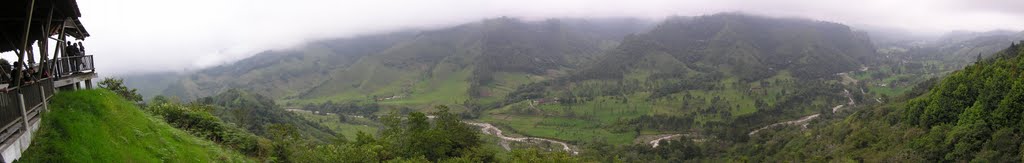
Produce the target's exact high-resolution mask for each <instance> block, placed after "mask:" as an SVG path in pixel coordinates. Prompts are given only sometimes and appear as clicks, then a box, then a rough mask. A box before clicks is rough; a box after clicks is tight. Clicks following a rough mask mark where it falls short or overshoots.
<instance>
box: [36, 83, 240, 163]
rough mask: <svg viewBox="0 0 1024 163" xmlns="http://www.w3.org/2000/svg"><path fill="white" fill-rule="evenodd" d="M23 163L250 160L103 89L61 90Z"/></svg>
mask: <svg viewBox="0 0 1024 163" xmlns="http://www.w3.org/2000/svg"><path fill="white" fill-rule="evenodd" d="M50 108H51V110H50V111H49V112H47V113H45V115H43V117H44V118H43V122H42V126H41V127H40V129H39V132H38V135H36V136H35V137H34V138H33V142H32V145H31V146H30V147H29V149H28V150H27V151H26V152H25V155H24V156H23V157H22V159H21V160H19V161H22V162H165V161H169V162H251V161H253V160H250V159H249V158H246V157H245V156H243V155H241V154H239V153H238V152H235V151H232V150H227V149H223V148H221V147H219V146H218V145H217V144H214V143H213V142H209V141H207V140H205V139H202V138H198V137H194V136H191V135H189V134H188V133H185V132H184V131H181V130H178V129H175V128H174V127H171V126H169V125H168V124H167V123H165V122H163V121H162V120H160V119H157V118H154V117H151V116H149V115H147V114H145V113H143V112H142V111H141V110H139V109H138V108H137V107H136V106H135V105H134V104H133V103H131V102H128V101H125V100H123V99H121V97H119V96H118V95H117V94H115V93H113V92H110V91H107V90H83V91H74V92H61V93H59V94H57V95H56V96H54V98H53V102H52V103H51V104H50Z"/></svg>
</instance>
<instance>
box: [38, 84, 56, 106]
mask: <svg viewBox="0 0 1024 163" xmlns="http://www.w3.org/2000/svg"><path fill="white" fill-rule="evenodd" d="M51 81H52V80H51ZM49 83H50V85H53V82H49ZM43 84H45V83H40V84H39V95H40V96H41V97H39V99H43V110H50V108H49V106H47V104H46V102H47V101H48V99H46V86H45V85H43ZM40 113H42V112H40Z"/></svg>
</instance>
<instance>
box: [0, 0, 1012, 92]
mask: <svg viewBox="0 0 1024 163" xmlns="http://www.w3.org/2000/svg"><path fill="white" fill-rule="evenodd" d="M78 3H79V7H80V8H81V11H82V14H83V17H82V23H83V24H84V25H85V26H86V28H87V29H88V30H89V32H90V33H91V34H92V37H90V38H88V39H87V40H86V41H85V45H86V46H87V47H86V49H87V50H88V51H89V53H91V54H93V55H95V56H96V64H97V67H98V69H99V70H98V71H99V72H101V73H105V75H123V74H133V73H144V72H160V71H185V70H195V69H199V68H203V67H209V66H215V65H219V64H224V63H229V62H232V61H236V60H238V59H241V58H244V57H248V56H251V55H252V54H255V53H257V52H260V51H264V50H270V49H282V48H289V47H294V46H298V45H301V44H302V43H304V42H307V41H311V40H316V39H325V38H337V37H352V36H357V35H360V34H372V33H380V32H387V31H394V30H399V29H407V28H438V27H445V26H451V25H456V24H460V23H466V22H472V21H477V20H480V19H484V18H493V17H499V16H509V17H518V18H525V19H543V18H551V17H593V18H600V17H638V18H647V19H653V20H660V19H662V18H665V17H667V16H672V15H681V16H696V15H705V14H714V13H718V12H732V11H739V12H744V13H751V14H759V15H767V16H775V17H802V18H810V19H818V20H826V21H833V22H839V23H844V24H848V25H852V26H855V27H856V26H874V27H888V28H899V29H906V30H910V31H916V32H921V33H942V32H946V31H950V30H973V31H985V30H994V29H1009V30H1017V31H1019V30H1024V0H956V1H954V0H904V1H900V0H771V1H765V0H709V1H687V0H649V1H648V0H620V1H603V0H567V1H556V0H496V1H486V0H429V1H428V0H409V1H400V0H79V2H78ZM3 56H4V57H10V56H13V54H3Z"/></svg>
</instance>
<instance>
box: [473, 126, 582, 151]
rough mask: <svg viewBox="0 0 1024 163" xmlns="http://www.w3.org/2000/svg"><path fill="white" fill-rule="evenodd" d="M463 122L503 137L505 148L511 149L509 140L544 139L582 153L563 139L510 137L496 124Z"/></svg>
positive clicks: (488, 133)
mask: <svg viewBox="0 0 1024 163" xmlns="http://www.w3.org/2000/svg"><path fill="white" fill-rule="evenodd" d="M463 123H466V124H469V125H474V126H477V127H480V131H482V132H484V134H487V135H494V136H496V137H498V138H501V140H503V142H502V143H501V146H502V147H504V148H505V150H511V148H510V147H509V146H508V142H504V141H517V142H529V141H530V140H533V141H542V142H543V141H546V142H551V143H555V144H559V145H562V150H565V151H566V152H569V153H572V154H574V155H575V154H579V153H580V152H579V151H576V150H575V149H573V148H571V147H570V146H569V144H568V143H565V142H561V141H557V140H551V139H545V138H535V137H508V136H505V135H504V134H502V133H501V132H502V131H501V129H499V128H497V127H494V125H491V124H490V123H479V122H463Z"/></svg>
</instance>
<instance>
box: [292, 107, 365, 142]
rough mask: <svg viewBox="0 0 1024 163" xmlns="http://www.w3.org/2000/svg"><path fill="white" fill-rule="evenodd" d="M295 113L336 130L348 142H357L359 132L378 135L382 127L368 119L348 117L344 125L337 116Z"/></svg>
mask: <svg viewBox="0 0 1024 163" xmlns="http://www.w3.org/2000/svg"><path fill="white" fill-rule="evenodd" d="M293 113H295V114H298V115H299V116H302V117H303V118H305V119H306V120H309V121H312V122H315V123H318V124H320V125H322V126H325V127H328V128H330V129H331V130H334V132H336V133H340V134H342V135H344V136H345V138H346V139H348V140H356V134H357V133H359V132H364V133H367V134H376V133H377V129H378V128H379V126H380V124H378V123H377V122H374V121H373V120H370V119H366V118H357V117H352V116H347V117H346V118H347V119H346V121H345V122H344V123H342V122H341V120H340V119H339V118H338V116H337V115H335V114H328V115H318V114H313V113H312V112H306V111H295V112H293Z"/></svg>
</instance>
